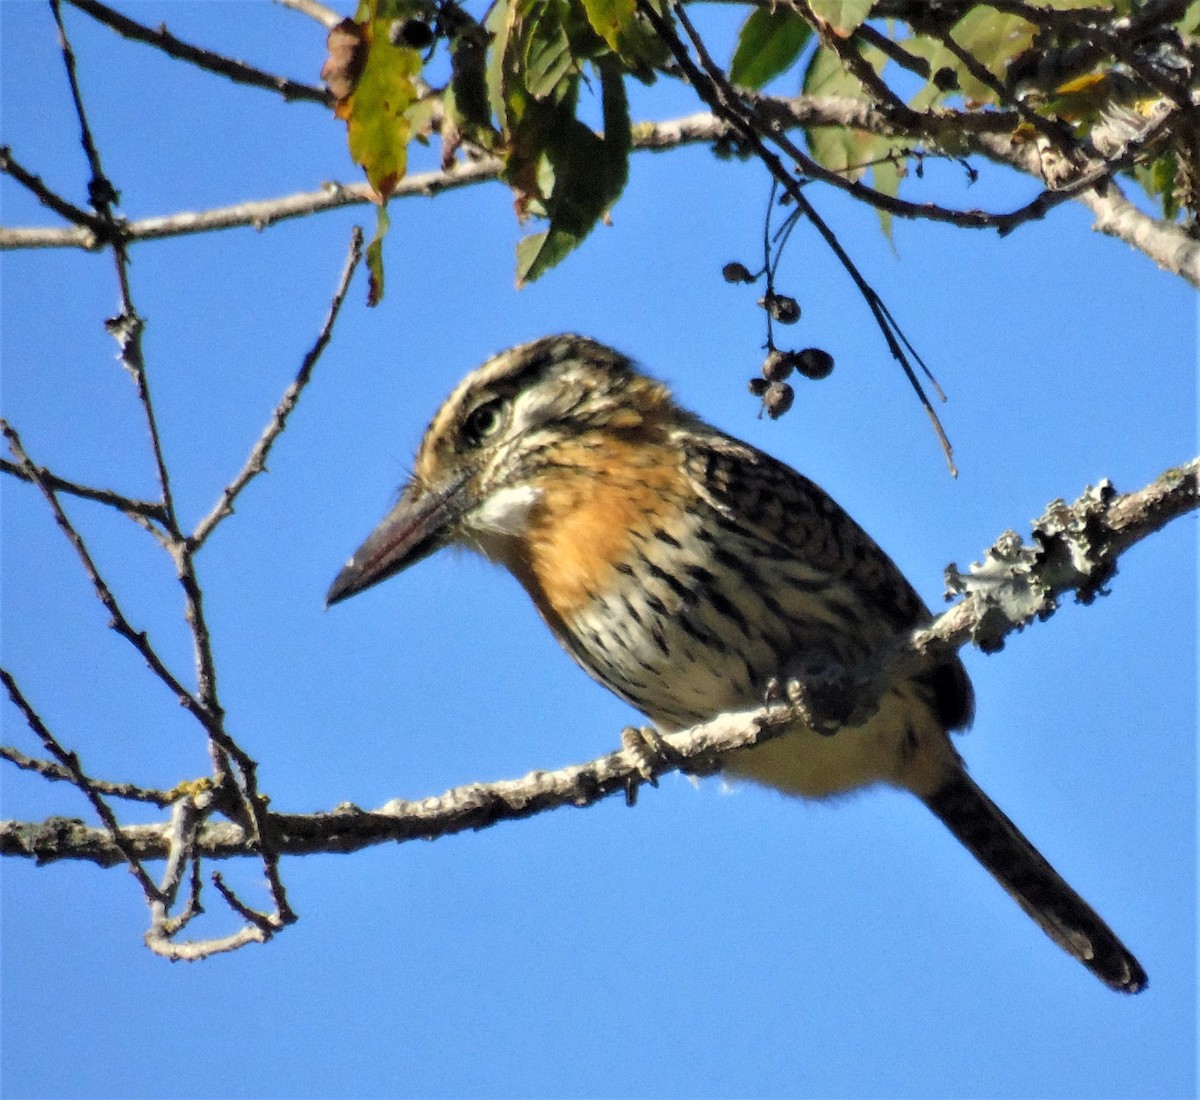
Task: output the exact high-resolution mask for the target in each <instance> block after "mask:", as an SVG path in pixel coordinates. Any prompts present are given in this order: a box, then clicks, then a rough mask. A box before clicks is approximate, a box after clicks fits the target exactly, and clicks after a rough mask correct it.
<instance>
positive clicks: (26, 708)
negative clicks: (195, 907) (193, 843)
mask: <svg viewBox="0 0 1200 1100" xmlns="http://www.w3.org/2000/svg"><path fill="white" fill-rule="evenodd" d="M0 681H2V682H3V683H4V688H5V690H6V691H7V692H8V697H9V698H10V699H11V700H12V701H13V703H14V704H15V706H16V707H17V709H18V710H19V711H20V712H21V714H22V715H23V716H24V718H25V721H26V722H27V723H28V725H29V728H30V729H31V730H33V732H34V733H36V734H37V735H38V737H39V738H40V739H41V742H42V744H43V745H45V746H46V750H47V751H48V752H49V753H50V754H51V755H52V756H54V757H55V758H56V759H57V760H58V762H59V764H60V765H61V766H62V767H63V768H64V769H65V771H66V772H67V773H68V774H69V776H70V782H71V783H72V784H73V785H74V786H75V787H77V788H78V789H79V790H80V791H81V792H82V793H83V795H84V797H86V798H87V800H88V801H89V802H90V803H91V804H92V809H94V810H95V811H96V816H97V817H99V818H100V820H101V821H102V822H103V824H104V828H105V830H106V831H107V832H108V836H109V839H110V840H111V841H112V843H113V845H114V846H115V847H116V849H117V850H118V851H119V852H120V853H121V855H122V857H124V859H125V862H126V864H127V865H128V867H129V870H130V872H131V873H132V874H133V877H134V878H135V879H137V882H138V885H139V886H140V887H141V888H142V892H143V893H144V894H145V895H146V898H147V900H153V899H157V898H158V897H159V893H158V887H157V886H155V885H154V882H153V880H152V879H151V878H150V876H149V875H148V874H147V873H146V869H145V868H144V867H143V866H142V864H141V860H139V859H138V857H137V855H135V853H134V851H133V849H132V848H131V847H130V845H129V844H128V843H127V842H126V839H125V835H124V833H123V832H122V831H121V826H120V824H119V823H118V821H117V818H116V815H115V814H114V813H113V812H112V810H111V809H110V808H109V806H108V803H107V802H105V801H104V799H103V798H102V797H101V795H100V792H99V791H98V790H97V788H96V786H95V784H94V783H93V782H92V781H91V780H90V779H89V778H88V777H87V775H86V774H85V773H84V770H83V765H82V764H80V762H79V757H78V756H77V755H76V754H75V753H73V752H69V751H68V750H67V749H64V748H63V747H62V745H61V744H59V742H58V739H57V738H56V737H55V736H54V734H52V733H51V732H50V730H49V729H47V727H46V724H45V723H44V722H43V721H42V719H41V718H40V717H39V715H38V713H37V711H35V710H34V709H33V707H32V706H31V705H30V703H29V701H28V700H27V699H26V698H25V696H24V695H23V694H22V693H21V689H20V688H19V687H18V686H17V682H16V680H14V679H13V677H12V675H11V674H10V673H9V671H8V670H7V669H4V668H0Z"/></svg>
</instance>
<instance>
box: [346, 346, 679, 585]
mask: <svg viewBox="0 0 1200 1100" xmlns="http://www.w3.org/2000/svg"><path fill="white" fill-rule="evenodd" d="M685 415H686V414H683V413H681V412H680V410H679V409H678V408H677V407H676V406H675V405H674V403H673V402H672V400H671V397H670V394H669V393H668V391H667V389H666V387H665V386H663V385H661V384H660V383H657V382H654V381H652V380H651V379H649V378H646V377H645V376H643V375H641V374H639V373H637V371H635V370H634V368H633V365H632V363H631V362H630V361H629V360H628V359H627V358H626V357H625V356H623V355H621V354H620V353H619V352H616V351H614V350H612V349H611V348H608V347H605V346H604V345H603V344H599V343H597V342H596V341H594V340H589V339H587V338H585V337H582V336H571V335H564V336H547V337H544V338H542V339H540V340H535V341H533V342H531V343H528V344H521V345H519V346H518V347H515V348H511V349H510V350H508V351H505V352H501V353H500V354H499V355H496V356H494V357H493V358H492V359H489V360H488V361H487V362H486V363H484V364H483V366H481V367H479V368H478V369H477V370H475V371H474V372H472V373H471V374H469V375H468V376H467V377H466V378H465V379H463V381H462V382H461V383H459V385H458V387H457V388H456V389H455V390H454V392H453V393H452V394H451V395H450V396H449V397H448V398H447V399H446V401H445V402H444V403H443V405H442V407H441V408H440V409H439V410H438V411H437V413H436V414H435V415H434V418H433V420H432V422H431V423H430V425H429V427H428V428H427V429H426V431H425V436H424V438H423V439H422V441H421V446H420V448H419V449H418V451H417V457H416V461H415V462H414V464H413V473H412V477H411V478H410V479H409V481H408V484H407V485H405V486H404V488H403V490H402V491H401V494H400V499H399V501H398V502H397V503H396V505H395V507H394V508H392V510H391V511H390V512H389V513H388V514H387V516H385V517H384V520H383V522H382V523H380V525H379V526H378V527H377V528H376V529H375V530H374V532H372V534H371V535H370V536H369V537H368V538H367V540H366V542H364V543H363V544H362V546H360V547H359V548H358V550H356V551H355V552H354V555H353V556H352V557H351V559H350V561H349V562H347V563H346V566H345V568H344V569H342V571H341V572H340V573H339V574H338V576H337V578H336V579H335V580H334V582H333V585H332V586H331V587H330V589H329V594H328V596H327V597H326V602H327V604H334V603H337V602H338V601H340V600H344V599H346V598H347V597H349V596H352V595H354V594H355V593H358V592H361V591H363V589H365V588H369V587H371V586H372V585H374V584H377V583H379V582H380V581H382V580H384V579H386V578H387V577H390V576H392V575H393V574H395V573H398V572H400V571H401V570H402V569H406V568H407V567H408V566H410V565H413V564H414V563H416V562H418V561H420V560H421V559H422V558H425V557H427V556H428V555H430V554H432V553H434V552H435V551H436V550H439V549H441V548H442V547H444V546H448V545H452V544H458V545H464V546H468V547H471V548H472V549H476V550H479V551H481V552H482V553H484V554H486V555H487V556H488V557H491V558H493V559H496V560H501V561H506V562H507V563H508V564H510V565H511V564H512V562H511V561H510V560H509V559H510V558H511V556H512V555H511V550H512V547H513V545H514V544H515V543H519V542H520V540H521V539H522V538H523V537H524V535H525V533H526V531H527V530H528V528H529V524H530V521H531V517H532V516H533V515H534V513H535V512H536V510H537V509H538V508H539V507H540V506H541V504H542V503H543V499H544V497H545V494H546V490H547V485H548V484H549V483H552V482H554V481H555V480H556V479H557V480H558V481H562V480H564V479H570V478H571V477H573V476H577V475H579V474H580V473H584V474H585V475H586V474H587V473H588V472H589V471H588V470H587V468H586V467H587V466H588V464H589V461H590V456H591V455H592V454H594V453H595V452H596V451H597V450H598V449H602V446H601V444H602V442H603V441H604V440H608V441H612V440H614V439H616V440H620V439H626V440H633V439H650V438H654V437H662V436H663V435H664V432H665V430H666V428H667V427H668V426H669V424H670V423H671V422H672V421H673V420H675V419H676V418H677V417H679V416H685ZM591 472H592V473H594V472H595V471H594V470H592V471H591Z"/></svg>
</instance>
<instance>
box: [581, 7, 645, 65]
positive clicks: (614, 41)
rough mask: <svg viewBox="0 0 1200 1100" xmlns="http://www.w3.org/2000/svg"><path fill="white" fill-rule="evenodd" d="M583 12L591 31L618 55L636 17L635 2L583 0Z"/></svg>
mask: <svg viewBox="0 0 1200 1100" xmlns="http://www.w3.org/2000/svg"><path fill="white" fill-rule="evenodd" d="M583 10H584V11H585V12H586V13H587V20H588V22H589V23H590V24H591V25H592V29H593V30H594V31H595V32H596V33H597V34H598V35H599V36H600V37H601V38H603V39H604V41H605V42H607V43H608V45H609V46H610V48H611V49H612V50H613V52H615V53H620V52H621V50H622V42H623V39H624V38H625V36H626V34H628V33H629V31H630V29H631V28H632V26H633V23H634V19H635V18H636V16H637V0H583Z"/></svg>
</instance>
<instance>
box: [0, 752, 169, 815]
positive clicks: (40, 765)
mask: <svg viewBox="0 0 1200 1100" xmlns="http://www.w3.org/2000/svg"><path fill="white" fill-rule="evenodd" d="M0 758H3V759H4V760H7V761H8V762H9V763H10V764H15V765H16V766H17V767H18V768H23V769H25V770H26V771H31V772H34V773H36V774H37V775H40V776H41V777H42V778H43V779H46V780H49V781H50V782H52V783H54V782H66V783H75V774H74V773H73V772H72V771H71V769H70V768H68V767H66V766H65V765H64V764H57V763H55V762H54V761H53V760H38V759H37V758H36V757H33V756H26V755H25V753H23V752H21V751H20V750H19V749H15V748H13V747H12V746H11V745H0ZM88 782H89V783H90V784H91V787H92V790H94V791H95V792H96V793H97V794H102V795H108V796H109V797H110V798H123V799H125V800H127V801H129V802H149V803H151V804H152V805H154V806H169V805H170V804H171V802H172V801H173V800H174V797H175V796H174V795H173V794H172V792H170V791H159V790H155V789H154V788H153V787H139V786H138V785H137V784H135V783H110V782H109V781H108V780H105V779H90V780H89V781H88ZM76 786H78V784H76Z"/></svg>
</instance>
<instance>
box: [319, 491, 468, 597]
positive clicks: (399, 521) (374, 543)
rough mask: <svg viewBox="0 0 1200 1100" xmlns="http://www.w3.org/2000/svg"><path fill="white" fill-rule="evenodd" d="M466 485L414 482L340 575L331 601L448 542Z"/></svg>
mask: <svg viewBox="0 0 1200 1100" xmlns="http://www.w3.org/2000/svg"><path fill="white" fill-rule="evenodd" d="M460 488H461V486H460V485H452V486H450V487H448V488H445V489H433V490H430V489H426V488H423V487H422V486H420V485H418V484H417V483H416V482H414V481H410V482H409V483H408V485H407V486H405V489H404V492H402V493H401V494H400V500H399V501H398V502H397V503H396V506H395V507H394V508H393V509H392V510H391V511H390V512H389V513H388V514H387V515H386V516H385V517H384V519H383V522H382V523H381V524H380V525H379V526H378V527H376V528H375V530H374V531H372V532H371V534H370V536H369V537H368V538H367V541H366V542H364V543H363V544H362V546H360V547H359V548H358V549H357V550H355V551H354V555H353V557H351V559H350V560H349V561H348V562H347V563H346V565H345V568H344V569H343V570H342V571H341V572H340V573H339V574H338V575H337V577H336V578H335V579H334V582H333V584H332V585H330V587H329V592H328V594H327V595H326V597H325V606H326V607H331V606H333V604H335V603H339V602H340V601H342V600H344V599H346V598H347V597H349V596H353V595H355V593H358V592H361V591H363V589H365V588H370V587H371V586H372V585H374V584H378V583H379V582H380V581H382V580H386V579H387V578H388V577H390V576H392V575H393V574H395V573H399V572H400V571H401V570H402V569H407V568H408V567H409V566H410V565H415V564H416V563H417V562H419V561H420V560H421V559H422V558H426V557H428V556H429V555H430V554H432V553H433V552H434V551H436V550H440V549H441V548H442V547H443V546H445V545H446V544H447V543H448V542H449V541H450V539H451V532H452V529H453V526H454V523H455V521H456V520H457V519H458V517H459V514H460V505H459V503H458V497H459V496H460V495H461V494H460V493H459V491H458V490H459V489H460Z"/></svg>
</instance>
